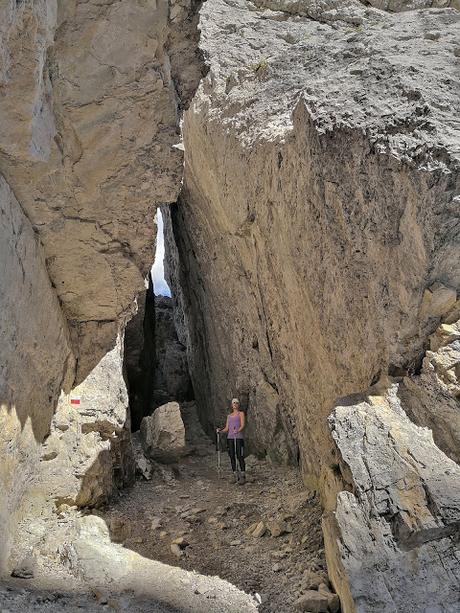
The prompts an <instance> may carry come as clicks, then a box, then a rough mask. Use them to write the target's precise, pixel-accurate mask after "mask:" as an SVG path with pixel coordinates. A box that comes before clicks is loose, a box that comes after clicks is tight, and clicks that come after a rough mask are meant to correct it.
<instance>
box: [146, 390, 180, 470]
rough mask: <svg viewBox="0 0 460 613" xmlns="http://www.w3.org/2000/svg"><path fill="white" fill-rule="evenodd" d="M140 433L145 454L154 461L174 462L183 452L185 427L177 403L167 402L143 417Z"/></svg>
mask: <svg viewBox="0 0 460 613" xmlns="http://www.w3.org/2000/svg"><path fill="white" fill-rule="evenodd" d="M140 432H141V442H142V447H143V449H144V451H145V453H146V454H147V455H148V456H149V457H151V458H153V459H155V460H158V461H160V462H166V463H167V462H174V461H176V460H177V459H178V457H180V456H181V455H182V454H183V453H184V451H185V427H184V422H183V421H182V417H181V413H180V407H179V404H178V403H177V402H168V403H167V404H164V405H163V406H161V407H158V408H157V409H156V410H155V412H154V413H153V415H149V416H148V417H144V419H143V420H142V422H141V430H140Z"/></svg>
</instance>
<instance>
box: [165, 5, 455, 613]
mask: <svg viewBox="0 0 460 613" xmlns="http://www.w3.org/2000/svg"><path fill="white" fill-rule="evenodd" d="M256 4H257V5H258V8H255V7H253V6H252V5H248V4H247V3H245V2H238V1H236V2H232V3H231V6H230V5H229V4H228V3H227V2H225V1H223V0H208V2H207V3H206V4H205V5H204V6H203V8H202V10H201V31H202V36H201V46H202V48H203V52H204V55H205V57H206V59H207V62H208V66H209V73H208V75H207V76H206V78H204V79H203V81H202V83H201V85H200V87H199V90H198V92H197V94H196V96H195V98H194V101H193V104H192V106H191V108H190V110H189V111H188V112H187V113H186V116H185V121H184V146H185V178H184V187H183V190H182V194H181V198H180V200H179V202H178V203H177V205H176V206H174V207H173V208H172V209H171V212H170V215H168V214H166V215H165V216H164V217H165V224H166V235H167V242H168V260H169V266H168V267H169V273H168V274H169V283H170V286H172V288H173V295H175V297H176V303H177V308H176V311H177V328H178V330H179V338H180V339H181V340H182V341H183V342H185V344H186V346H187V349H188V354H189V365H190V371H191V375H192V381H193V384H194V389H195V393H196V395H197V404H198V407H199V408H200V410H201V418H202V420H203V422H204V423H206V424H207V427H208V429H209V430H210V429H211V428H212V427H213V426H214V425H215V423H216V422H220V421H221V419H222V417H223V414H224V412H225V405H226V401H227V400H228V398H231V397H232V396H233V395H238V396H241V397H242V398H243V403H244V405H245V406H246V408H247V414H248V438H249V441H250V443H251V445H252V446H253V447H254V448H255V449H256V450H257V451H260V452H263V453H264V452H266V453H268V454H269V455H270V456H272V457H274V458H275V459H278V460H282V461H297V460H298V461H299V462H300V464H301V467H302V470H303V473H304V475H305V479H306V480H307V482H309V484H311V485H313V486H315V487H317V488H319V489H320V490H321V492H322V496H323V499H324V504H325V507H326V508H327V509H328V511H329V512H331V513H332V514H334V513H337V514H340V512H341V507H340V499H341V498H343V497H344V496H345V494H344V495H342V494H339V493H338V492H342V491H345V492H346V491H347V490H349V489H350V488H355V490H354V491H356V490H360V489H361V490H362V488H363V487H364V486H363V485H362V484H361V482H360V480H359V478H358V477H356V476H353V475H352V476H349V475H347V477H348V478H347V479H345V478H344V477H343V475H341V474H340V471H339V472H338V473H337V465H338V457H339V456H340V454H342V456H343V449H340V444H339V443H338V441H337V439H334V438H333V437H332V436H331V431H330V428H331V424H330V423H329V424H328V419H327V418H328V416H329V415H330V413H331V410H332V408H333V407H334V406H335V404H336V399H337V398H338V397H343V396H348V395H350V394H355V393H357V392H363V393H367V391H368V390H369V388H370V386H372V385H374V384H376V383H378V382H380V383H381V384H382V380H383V381H385V380H386V377H387V375H388V374H389V375H391V377H404V376H406V380H405V382H404V383H401V386H403V387H404V386H406V385H407V386H409V385H410V382H411V381H412V382H413V383H414V381H415V379H414V377H415V378H416V377H418V376H419V375H420V377H422V378H423V376H424V374H423V371H421V367H422V360H423V356H424V354H425V350H426V349H427V346H428V337H429V335H430V334H431V333H433V332H434V330H435V329H436V328H437V326H438V325H439V323H440V321H441V317H443V318H444V320H443V321H446V322H447V321H450V320H451V317H453V316H454V314H455V313H456V311H457V309H458V302H457V291H458V289H459V287H460V285H459V282H460V266H459V264H460V259H459V246H460V245H459V236H458V218H457V212H456V211H457V209H458V202H459V196H458V194H459V187H460V185H459V172H458V171H459V158H460V155H459V154H460V151H459V148H458V136H459V135H458V130H457V129H456V128H455V122H454V120H453V113H455V109H456V108H457V104H458V95H457V93H458V79H457V77H456V65H457V63H458V59H457V58H458V54H459V48H458V33H459V21H460V15H459V13H458V12H457V11H456V10H453V9H447V10H425V11H417V12H415V11H411V10H407V11H404V12H402V13H401V14H399V15H398V16H397V17H396V16H393V15H391V14H389V13H384V12H382V11H380V10H376V9H374V8H370V7H365V6H364V5H363V4H362V3H358V2H348V3H334V2H325V3H314V2H304V3H292V4H291V3H285V2H274V3H270V5H266V4H265V3H264V5H263V6H259V4H260V3H256ZM339 4H340V6H338V5H339ZM266 6H269V8H266ZM299 7H300V8H299ZM313 8H314V10H315V11H314V12H312V10H313ZM387 8H392V7H387ZM401 8H406V9H410V8H413V5H412V4H410V3H405V6H402V5H401ZM275 9H276V10H275ZM304 9H305V10H304ZM306 9H308V10H306ZM426 359H427V360H430V357H429V356H427V358H426ZM454 363H456V362H455V359H454V360H451V361H450V362H449V367H448V368H449V369H450V370H452V368H454V366H453V364H454ZM425 364H426V363H425ZM424 368H428V366H425V367H424ZM415 384H416V383H414V385H415ZM417 384H418V382H417ZM382 393H383V392H382ZM430 402H431V400H430ZM435 402H436V405H435V406H432V407H430V409H429V411H425V412H424V411H423V410H422V408H421V407H420V406H419V404H418V401H417V402H416V404H417V408H414V407H413V406H412V409H411V408H410V406H409V403H408V402H406V401H405V402H404V403H403V405H402V406H403V408H401V409H400V410H399V412H398V419H399V420H400V421H401V423H404V424H406V425H407V426H405V427H407V432H408V434H407V437H408V438H410V436H411V433H413V435H414V437H415V436H419V434H418V433H419V432H420V431H419V430H418V429H417V427H416V426H415V425H414V424H413V423H412V422H410V421H409V420H408V418H407V417H406V416H405V412H404V411H407V413H408V414H412V415H413V416H414V417H413V419H414V420H415V421H416V422H417V423H420V424H421V425H430V426H431V427H433V425H432V424H433V422H434V423H436V424H437V428H434V436H435V440H436V442H437V443H438V444H439V446H440V447H441V448H442V449H443V450H444V451H445V453H446V454H447V455H450V457H452V458H454V451H453V450H454V448H455V444H456V437H457V434H456V432H457V431H458V426H457V424H458V422H455V421H454V420H452V416H453V415H454V412H453V411H454V409H453V407H454V405H455V404H456V403H457V400H456V399H455V397H453V396H451V397H450V400H449V403H450V404H449V406H447V404H446V403H445V401H444V398H443V397H442V396H440V395H439V394H438V395H436V398H435ZM412 405H414V402H412ZM439 407H442V408H441V409H439ZM366 410H367V409H366ZM343 411H344V415H343V420H344V422H345V423H346V420H347V415H348V412H349V413H350V417H349V418H350V420H351V419H352V418H353V414H354V413H353V409H352V408H349V409H348V408H345V409H344V410H343ZM368 411H369V414H370V415H371V414H372V411H373V410H371V409H370V408H369V409H368ZM438 413H441V414H442V415H443V417H441V418H440V419H439V420H438V418H437V415H438ZM415 416H417V417H415ZM369 419H371V417H369ZM382 419H384V418H383V417H382ZM384 421H385V420H384ZM390 421H391V419H390V417H389V422H390ZM389 422H388V423H389ZM376 427H377V426H376ZM378 427H379V428H380V426H378ZM388 427H390V426H389V425H388V424H387V426H385V428H388ZM401 427H402V426H401ZM385 428H384V427H383V426H382V429H385ZM382 436H383V435H382ZM420 436H425V434H423V435H420ZM377 438H378V440H376V442H375V445H376V446H377V447H378V446H379V445H382V446H384V445H386V443H385V442H384V441H383V438H384V437H383V438H379V437H377ZM350 453H351V452H350ZM426 454H427V455H428V456H429V457H430V458H431V460H430V462H434V463H437V462H439V463H440V464H441V466H442V467H444V468H445V469H446V470H447V471H450V470H453V468H452V467H453V466H454V465H453V464H452V462H451V460H449V459H448V457H447V456H446V455H443V454H442V453H441V452H440V451H439V449H438V448H437V447H436V446H435V445H434V444H433V443H432V441H431V443H429V444H428V443H427V449H426ZM454 459H455V458H454ZM420 461H423V460H420ZM404 470H407V478H408V479H410V478H411V477H410V474H409V473H410V471H409V464H408V462H407V461H403V462H402V468H401V471H402V473H404ZM430 470H431V469H430ZM433 470H434V468H433ZM454 474H456V473H455V471H454V473H452V475H454ZM414 478H415V477H414ZM417 478H418V477H417ZM452 479H453V481H450V479H446V480H445V481H444V482H443V485H442V486H441V489H443V488H445V490H446V491H445V492H443V493H442V494H440V496H441V498H442V497H443V496H444V495H445V496H449V495H450V494H449V493H448V489H449V488H450V487H452V488H454V491H456V490H455V488H456V487H457V484H456V481H455V479H456V477H452ZM422 481H423V479H422ZM419 484H420V483H419ZM366 487H370V488H371V494H369V495H375V496H377V495H378V489H379V483H378V480H374V479H373V476H371V482H370V484H368V485H367V486H366ZM414 487H415V486H414ZM420 487H423V486H421V485H420ZM420 487H419V485H417V488H418V489H417V491H419V489H420ZM429 487H430V486H429ZM429 487H428V489H429ZM331 492H332V493H331ZM373 492H375V494H373ZM355 495H356V494H355ZM426 496H427V499H428V498H429V494H427V495H426ZM330 500H332V503H331V502H330ZM357 501H358V502H357V503H356V504H357V511H356V512H357V513H360V514H361V515H362V517H361V519H360V522H361V523H362V525H365V526H366V530H367V531H368V534H370V535H371V536H369V539H370V540H372V538H373V537H372V526H371V527H369V521H368V518H369V517H370V515H369V513H371V514H372V510H369V509H370V507H369V506H367V507H366V505H367V503H366V501H365V496H363V495H361V496H360V497H357ZM444 502H445V504H446V507H448V506H449V501H448V500H445V501H444ZM444 502H442V503H441V501H440V504H441V505H442V504H444ZM395 504H396V503H395ZM414 504H415V503H414ZM424 504H425V507H426V505H428V506H429V504H430V503H429V502H428V503H426V501H425V503H424ZM422 508H423V507H422V503H421V502H420V509H422ZM366 509H367V510H366ZM382 509H383V504H382V507H381V508H379V512H380V513H381V514H383V515H385V513H386V511H385V510H382ZM391 512H392V511H391ZM421 512H423V511H422V510H421ZM446 512H447V511H446ZM443 513H444V511H442V510H439V512H438V511H436V512H432V513H431V514H432V516H433V517H434V519H433V520H432V522H434V523H436V524H437V525H438V526H439V531H434V532H432V533H431V532H429V530H428V529H427V533H425V534H424V535H423V534H422V536H421V540H420V541H417V539H416V538H415V539H414V540H413V541H411V548H412V550H413V551H412V553H411V554H410V555H406V554H404V555H403V554H402V553H400V552H397V553H396V554H395V559H394V560H393V561H394V563H395V566H398V567H399V571H398V572H399V574H400V575H402V576H404V577H405V579H404V581H402V582H401V583H399V584H398V587H397V588H395V589H397V590H399V589H401V590H406V591H407V594H406V596H405V605H407V604H408V602H409V599H410V597H411V596H412V595H413V594H414V592H415V590H417V589H418V587H417V586H420V584H421V583H422V582H423V580H424V579H423V576H424V575H423V572H422V571H420V573H419V574H417V573H415V574H414V573H413V572H412V571H411V568H410V559H411V556H418V555H420V557H421V558H423V557H424V555H425V549H423V547H422V545H421V544H422V541H425V540H431V541H433V543H435V544H432V546H430V552H431V553H430V555H433V556H434V555H435V553H434V550H435V549H437V548H438V547H441V546H442V537H443V535H444V534H445V533H447V532H448V533H449V534H450V533H451V532H452V530H454V529H456V526H458V523H457V518H456V517H453V516H452V517H450V518H448V519H447V521H444V519H442V517H441V516H442V514H443ZM366 514H367V515H366ZM410 514H411V513H410V512H409V515H410ZM403 515H404V514H403ZM344 521H345V519H344ZM382 521H383V520H382ZM385 521H386V520H385ZM385 521H383V524H382V526H383V527H382V528H381V530H382V531H383V532H382V534H383V533H384V534H386V533H385V531H384V528H385V526H388V522H387V523H385ZM430 521H431V520H430ZM366 522H367V523H366ZM390 524H391V522H390ZM360 525H361V524H360ZM446 526H448V527H447V528H446ZM444 528H445V529H444ZM376 530H377V528H376ZM379 530H380V528H379ZM420 530H421V531H422V533H423V532H424V530H425V528H424V527H423V528H420ZM352 531H353V529H352ZM415 532H417V530H415ZM427 534H428V536H427ZM361 536H362V534H361V532H360V529H358V523H356V531H354V532H353V534H352V538H353V539H357V540H358V541H359V540H360V538H361ZM334 538H335V545H334V548H330V549H329V554H328V558H329V560H328V562H329V564H330V566H331V568H333V567H334V565H335V564H336V562H335V560H336V558H337V555H336V554H335V553H333V551H336V550H337V547H338V546H339V545H338V543H339V540H340V538H341V537H338V536H336V537H334ZM342 538H343V537H342ZM382 538H383V537H382ZM377 541H378V539H377ZM419 545H420V548H419ZM454 545H455V544H454ZM405 546H406V544H405V543H404V542H400V541H399V540H398V539H396V540H393V541H391V539H390V540H388V547H389V548H390V549H391V548H392V547H394V548H400V549H401V550H403V549H404V547H405ZM363 547H365V545H363ZM452 547H453V545H452ZM452 547H451V551H453V550H452ZM345 549H346V546H345ZM361 553H362V554H363V555H357V556H356V559H357V560H367V558H366V557H365V556H364V552H361ZM455 555H456V554H454V553H452V555H451V554H449V556H450V558H449V559H451V561H452V564H453V565H454V566H455V564H456V562H455ZM369 560H370V558H369ZM364 564H366V562H364ZM427 564H429V563H428V562H427ZM370 569H371V570H369V575H368V577H370V579H369V581H368V583H367V585H368V589H371V588H370V587H369V586H371V584H372V578H375V577H376V576H377V574H378V572H379V571H378V568H377V566H375V565H372V563H370ZM355 570H356V569H355ZM361 570H362V567H361ZM436 572H437V571H436ZM456 572H457V571H456V570H453V571H452V572H451V573H450V575H449V577H448V578H447V579H446V581H447V583H448V585H449V587H446V588H445V590H446V591H445V594H446V599H447V600H446V602H448V603H449V606H451V604H452V603H453V602H455V597H456V595H457V592H456V591H455V589H454V587H453V586H454V584H455V581H456V579H455V573H456ZM345 574H346V573H345ZM388 576H389V580H390V581H392V580H393V579H394V577H395V576H396V575H395V574H392V573H389V575H388ZM410 577H412V578H413V579H414V581H413V582H412V583H411V581H410ZM438 578H439V575H438ZM339 579H340V578H339V575H338V574H337V575H336V576H335V577H334V583H335V587H336V589H337V590H338V591H339V592H340V594H341V597H342V601H343V604H344V610H345V611H352V610H359V611H377V610H379V611H380V610H388V611H390V610H391V611H395V610H400V609H399V608H398V607H401V606H402V604H401V602H402V601H400V600H398V597H396V596H395V595H394V593H393V594H390V596H389V597H388V598H387V601H385V602H386V604H385V606H386V607H387V608H384V609H379V608H378V607H377V608H375V607H374V608H372V606H373V605H369V602H367V603H366V602H365V601H363V602H362V604H361V600H360V599H359V598H358V596H357V594H359V589H358V587H359V581H360V580H361V579H360V570H359V568H358V569H357V570H356V572H354V573H351V572H350V573H348V575H346V578H345V580H344V581H341V580H339ZM390 592H392V590H390ZM421 593H424V591H423V590H421ZM350 594H351V595H350ZM433 598H434V600H436V596H434V597H433ZM441 598H442V597H441V596H439V598H438V603H437V604H440V603H441ZM392 600H393V602H392ZM382 602H383V600H382ZM414 602H417V603H419V602H421V601H419V600H417V599H416V598H414ZM382 606H383V605H382ZM403 608H404V607H403ZM404 610H406V609H404ZM407 610H414V611H415V610H419V609H417V608H416V607H415V605H414V607H413V608H410V607H409V608H407Z"/></svg>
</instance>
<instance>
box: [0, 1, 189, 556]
mask: <svg viewBox="0 0 460 613" xmlns="http://www.w3.org/2000/svg"><path fill="white" fill-rule="evenodd" d="M197 6H198V3H196V2H191V3H190V2H186V1H182V0H180V1H178V2H167V1H164V0H160V1H159V2H157V1H156V0H147V2H142V3H139V2H134V1H131V0H128V1H127V2H122V3H119V2H118V3H117V2H105V3H101V4H97V3H85V2H83V3H82V2H73V1H67V0H62V1H61V0H60V1H59V2H56V1H55V0H32V1H31V2H7V1H5V2H1V3H0V182H1V183H0V210H1V218H0V233H1V245H0V251H1V265H0V290H1V291H0V318H1V327H0V337H1V343H0V364H1V371H0V402H1V406H2V409H1V411H2V412H1V415H0V419H1V425H2V428H1V430H2V432H1V434H0V458H1V460H2V461H1V462H0V464H1V468H0V486H1V491H0V518H1V520H2V525H3V526H4V530H3V529H2V531H1V536H0V539H1V542H0V550H1V554H0V555H1V556H2V559H1V560H0V566H1V565H2V564H3V562H4V560H6V558H7V557H8V546H7V543H6V541H7V540H8V541H9V540H10V531H9V529H10V527H11V526H14V525H15V524H16V523H17V521H18V519H19V517H20V515H21V512H22V511H21V508H22V506H21V505H22V502H21V501H22V500H23V494H24V493H26V492H27V491H28V490H30V488H31V486H32V485H34V484H35V480H36V477H37V467H38V457H39V456H40V444H41V443H42V441H43V438H44V437H45V436H46V434H47V433H48V432H49V429H50V424H51V419H52V415H53V411H54V409H55V407H56V404H57V402H58V398H59V396H60V393H61V390H63V392H64V394H66V393H68V392H69V391H70V389H71V388H72V387H74V386H75V385H77V384H80V383H82V382H83V381H84V380H85V379H86V377H87V376H88V375H89V374H90V373H91V371H92V369H94V367H96V365H98V363H99V362H100V361H101V359H103V358H104V356H105V355H106V354H107V353H108V352H111V351H112V350H113V349H114V348H116V342H117V337H118V335H119V333H120V329H121V328H122V327H123V325H124V323H125V322H126V319H127V318H128V317H129V315H130V314H131V305H132V303H133V298H134V297H135V295H136V294H137V293H138V292H139V290H140V289H141V288H142V287H143V280H144V276H145V274H146V272H147V271H148V270H149V268H150V266H151V264H152V260H153V253H154V248H153V247H154V213H155V210H156V207H157V205H158V204H163V203H168V202H171V201H174V200H175V199H176V197H177V194H178V190H179V187H180V182H181V178H182V164H183V159H182V158H183V153H182V152H181V150H180V149H178V148H177V147H175V145H176V144H177V143H178V142H179V140H180V130H179V121H180V115H181V112H182V109H183V108H185V107H186V106H187V104H188V101H189V99H190V97H191V95H192V94H193V91H194V89H195V88H196V85H197V83H198V80H199V77H200V74H201V60H200V58H199V56H198V49H197V37H198V32H197V30H196V15H195V13H196V9H197ZM117 373H118V374H117V376H118V377H119V378H120V380H119V381H118V383H117V384H116V389H121V388H122V387H123V386H124V383H123V380H122V378H121V368H120V369H119V372H118V371H117ZM117 386H118V387H117ZM120 386H121V387H120ZM125 393H126V392H125ZM95 402H96V400H95ZM96 404H97V403H96ZM121 404H123V402H121ZM117 406H118V405H117ZM117 406H113V407H112V410H115V411H116V410H117ZM118 408H119V407H118ZM123 410H124V416H125V421H126V419H127V414H126V410H127V405H126V404H125V405H124V409H123ZM77 421H78V420H77ZM109 421H110V420H109ZM115 430H119V432H118V434H120V436H121V434H122V425H120V424H118V422H117V426H116V428H115ZM118 434H117V436H118ZM68 436H70V434H69V435H68ZM90 436H91V435H89V434H88V435H87V437H86V439H85V440H86V441H88V439H89V438H90ZM94 436H96V435H94ZM115 438H116V437H115ZM70 442H71V441H70V439H69V443H70ZM81 442H82V441H81V440H80V441H79V444H80V443H81ZM74 443H75V441H74ZM72 444H73V443H72ZM75 444H76V443H75ZM96 446H97V445H96ZM61 451H62V450H61ZM67 453H72V446H71V447H69V449H68V450H67ZM61 457H62V453H61ZM5 458H6V460H5ZM111 462H112V459H110V461H109V464H110V463H111ZM96 472H97V471H96ZM106 472H107V471H106ZM108 473H110V474H111V469H110V467H109V469H108V472H107V474H108ZM108 481H110V479H106V482H105V484H102V485H101V492H102V494H101V496H102V497H103V496H105V494H106V492H107V491H109V490H110V489H111V487H112V484H111V483H110V484H109V483H108ZM121 481H123V479H121ZM80 484H81V483H80ZM72 488H73V486H72ZM72 488H70V489H72ZM73 489H75V488H73ZM96 489H97V488H96ZM73 495H74V493H72V496H73ZM72 496H71V497H72ZM101 496H99V494H97V495H96V494H95V493H94V492H92V493H90V494H88V496H87V498H88V501H89V503H93V502H94V499H98V498H100V497H101ZM4 545H5V546H4Z"/></svg>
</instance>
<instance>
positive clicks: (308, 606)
mask: <svg viewBox="0 0 460 613" xmlns="http://www.w3.org/2000/svg"><path fill="white" fill-rule="evenodd" d="M294 606H295V608H296V609H297V611H308V613H327V611H328V607H329V599H328V596H327V594H323V593H322V592H316V591H315V590H308V591H307V592H305V594H303V595H302V596H301V597H300V598H299V599H298V600H296V602H295V604H294Z"/></svg>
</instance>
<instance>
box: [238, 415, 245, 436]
mask: <svg viewBox="0 0 460 613" xmlns="http://www.w3.org/2000/svg"><path fill="white" fill-rule="evenodd" d="M245 425H246V416H245V414H244V411H240V427H239V428H238V432H242V431H243V430H244V427H245Z"/></svg>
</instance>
